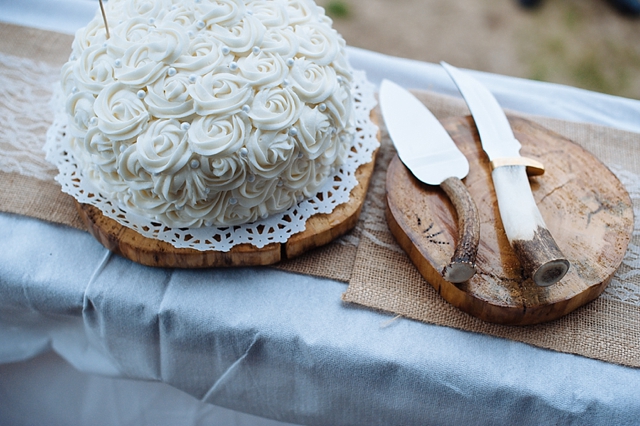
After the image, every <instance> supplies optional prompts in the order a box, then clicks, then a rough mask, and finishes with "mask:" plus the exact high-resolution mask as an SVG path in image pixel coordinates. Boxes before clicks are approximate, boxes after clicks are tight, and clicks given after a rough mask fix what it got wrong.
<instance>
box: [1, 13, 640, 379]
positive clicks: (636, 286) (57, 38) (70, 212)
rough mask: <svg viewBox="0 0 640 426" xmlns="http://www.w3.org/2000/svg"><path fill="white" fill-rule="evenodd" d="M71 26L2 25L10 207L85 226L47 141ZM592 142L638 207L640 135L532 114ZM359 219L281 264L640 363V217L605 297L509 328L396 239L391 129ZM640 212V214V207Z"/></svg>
mask: <svg viewBox="0 0 640 426" xmlns="http://www.w3.org/2000/svg"><path fill="white" fill-rule="evenodd" d="M72 40H73V38H72V37H70V36H67V35H62V34H57V33H51V32H46V31H39V30H35V29H28V28H24V27H18V26H13V25H6V24H0V114H1V116H2V117H3V118H4V120H3V122H2V125H0V152H2V155H1V156H0V211H2V212H6V213H14V214H21V215H27V216H31V217H35V218H39V219H43V220H47V221H50V222H54V223H59V224H64V225H68V226H72V227H75V228H79V229H84V226H83V224H82V222H81V221H80V220H79V219H78V217H77V214H76V212H75V207H74V203H73V199H72V198H71V197H70V196H67V195H65V194H63V193H62V192H61V191H60V186H59V185H58V184H57V183H56V182H55V181H54V180H53V177H54V176H55V175H56V173H57V171H56V170H55V168H54V167H53V166H51V165H49V164H48V163H47V162H46V161H44V153H43V152H42V145H43V144H44V141H45V138H46V131H47V129H48V127H49V125H50V124H51V122H52V119H53V117H52V115H51V112H50V108H49V106H48V101H49V98H50V96H51V92H52V89H53V84H54V83H55V82H56V81H57V80H58V78H59V77H58V76H59V69H60V66H61V65H62V64H63V63H64V62H65V61H66V59H67V58H68V56H69V54H70V51H71V49H70V46H71V42H72ZM418 95H419V97H420V98H421V99H422V101H423V102H424V103H425V104H427V105H428V106H429V108H430V109H431V110H432V111H433V112H434V114H436V116H438V117H439V118H444V117H448V116H454V115H464V114H467V113H468V111H467V109H466V107H465V105H464V103H463V102H462V101H460V100H458V99H454V98H449V97H445V96H441V95H436V94H433V93H427V92H420V93H418ZM528 118H529V119H532V120H534V121H537V122H539V123H541V124H542V125H544V126H546V127H548V128H550V129H552V130H554V131H556V132H558V133H560V134H562V135H563V136H565V137H568V138H569V139H572V140H574V141H576V142H577V143H579V144H580V145H582V146H584V147H585V148H587V149H588V150H590V151H591V152H593V153H594V154H595V155H596V156H597V157H599V158H600V159H601V160H602V161H603V162H604V163H605V164H607V165H608V166H609V167H611V168H612V170H613V171H614V172H615V173H616V174H617V175H618V176H619V177H620V178H621V180H622V182H623V184H625V186H626V187H627V189H628V190H629V192H630V194H631V196H632V199H633V202H634V208H635V209H636V212H638V211H640V210H638V208H639V207H640V186H639V183H640V182H639V179H638V175H637V173H638V172H639V170H640V164H639V163H640V156H639V155H637V154H636V149H637V146H638V145H637V144H638V143H640V135H638V134H635V133H630V132H624V131H620V130H615V129H610V128H605V127H601V126H594V125H585V124H577V123H569V122H564V121H559V120H552V119H542V118H537V117H528ZM381 134H382V141H381V142H382V146H381V149H380V152H379V154H378V160H377V163H376V168H375V172H374V175H373V177H372V182H371V187H370V190H369V193H368V195H367V199H366V201H365V205H364V208H363V211H362V215H361V218H360V221H359V223H358V226H357V227H356V229H355V230H354V231H353V232H351V233H350V234H348V235H346V236H344V237H342V238H340V239H338V240H337V241H335V242H333V243H331V244H329V245H327V246H325V247H323V248H320V249H318V250H315V251H313V252H311V253H308V254H306V255H303V256H301V257H299V258H297V259H294V260H290V261H286V262H283V263H281V264H279V265H277V267H278V268H280V269H283V270H288V271H293V272H298V273H304V274H310V275H316V276H322V277H327V278H331V279H335V280H340V281H344V282H348V283H349V287H348V289H347V291H346V292H345V294H344V295H343V300H344V301H346V302H350V303H357V304H359V305H364V306H367V307H371V308H374V309H377V310H382V311H386V312H390V313H394V314H398V315H402V316H405V317H408V318H413V319H416V320H420V321H424V322H428V323H433V324H440V325H445V326H450V327H456V328H460V329H464V330H469V331H474V332H480V333H486V334H490V335H493V336H498V337H504V338H508V339H512V340H517V341H521V342H525V343H529V344H532V345H535V346H540V347H544V348H549V349H553V350H556V351H561V352H568V353H574V354H579V355H583V356H586V357H590V358H595V359H600V360H604V361H608V362H614V363H618V364H623V365H627V366H633V367H639V366H640V262H639V261H638V259H640V248H639V247H640V230H639V229H640V226H639V225H638V224H636V226H635V229H636V230H635V232H634V236H633V239H632V241H631V244H630V246H629V250H628V252H627V255H626V257H625V260H624V262H623V265H622V267H621V268H620V270H619V271H618V272H617V274H616V276H615V278H614V280H613V282H612V283H611V284H610V285H609V287H608V288H607V290H606V291H605V293H604V294H603V295H602V296H601V297H600V298H598V299H597V300H596V301H594V302H592V303H590V304H589V305H587V306H585V307H583V308H581V309H579V310H577V311H576V312H574V313H572V314H570V315H568V316H566V317H564V318H561V319H559V320H556V321H554V322H551V323H547V324H542V325H536V326H528V327H509V326H498V325H493V324H488V323H484V322H482V321H480V320H477V319H475V318H473V317H471V316H469V315H467V314H465V313H462V312H460V311H458V310H457V309H455V308H453V307H452V306H451V305H449V304H448V303H447V302H445V301H444V300H443V299H442V298H440V296H438V294H437V293H436V292H435V290H433V288H432V287H431V286H430V285H428V283H426V282H425V281H424V279H423V278H422V277H421V276H420V275H419V274H418V272H417V270H416V269H415V268H414V267H413V265H412V264H411V262H410V261H409V259H408V258H407V256H406V255H405V254H404V253H403V252H402V250H401V249H400V248H399V246H398V245H397V244H396V243H395V241H394V239H393V237H392V235H391V234H390V232H389V230H388V228H387V225H386V222H385V219H384V191H385V173H386V167H387V165H388V164H389V161H390V160H391V158H392V157H393V155H394V150H393V147H392V145H391V143H390V141H389V139H388V135H387V134H386V132H385V129H384V128H382V132H381ZM636 216H639V215H638V213H636Z"/></svg>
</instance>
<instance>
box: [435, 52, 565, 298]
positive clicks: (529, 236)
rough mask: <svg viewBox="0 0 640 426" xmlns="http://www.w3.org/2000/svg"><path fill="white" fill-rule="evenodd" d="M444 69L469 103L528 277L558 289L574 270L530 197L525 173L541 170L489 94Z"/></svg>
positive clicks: (507, 227) (465, 77) (506, 228)
mask: <svg viewBox="0 0 640 426" xmlns="http://www.w3.org/2000/svg"><path fill="white" fill-rule="evenodd" d="M441 64H442V66H443V67H444V69H445V70H446V71H447V72H448V73H449V75H450V76H451V78H452V79H453V81H454V82H455V84H456V86H458V89H459V90H460V93H461V94H462V96H463V97H464V100H465V101H466V102H467V106H468V107H469V110H470V111H471V115H472V116H473V119H474V121H475V124H476V127H477V129H478V134H479V136H480V142H481V143H482V148H483V149H484V151H485V152H486V153H487V155H488V156H489V159H490V160H491V163H492V171H491V178H492V180H493V186H494V188H495V193H496V198H497V201H498V210H499V211H500V218H501V219H502V225H503V228H504V231H505V234H506V235H507V239H508V240H509V243H510V244H511V247H512V248H513V250H514V252H515V254H516V255H517V256H518V259H519V260H520V264H521V266H522V269H523V270H524V272H525V276H531V278H532V279H533V281H534V282H535V283H536V284H537V285H539V286H545V287H546V286H549V285H552V284H555V283H556V282H558V281H560V280H561V279H562V278H563V277H564V276H565V274H566V273H567V271H568V270H569V266H570V264H569V261H568V260H567V259H566V258H565V256H564V255H563V254H562V251H561V250H560V248H559V247H558V245H557V243H556V241H555V240H554V239H553V236H552V235H551V233H550V232H549V230H548V229H547V225H546V224H545V222H544V219H543V218H542V215H541V214H540V210H539V209H538V206H537V205H536V202H535V199H534V198H533V194H532V192H531V186H530V184H529V180H528V178H527V173H526V167H528V166H529V165H533V168H538V164H539V163H537V162H536V161H534V160H529V159H525V158H523V157H521V155H520V148H521V145H520V142H518V141H517V140H516V138H515V137H514V135H513V130H511V125H510V124H509V121H508V120H507V117H506V115H505V113H504V111H503V110H502V108H501V107H500V104H498V101H496V99H495V98H494V97H493V95H492V94H491V92H490V91H489V90H488V89H487V88H486V87H484V86H483V85H482V84H481V83H480V82H479V81H477V80H476V79H475V78H473V77H472V76H471V75H469V74H467V73H465V72H463V71H461V70H459V69H457V68H455V67H453V66H451V65H449V64H447V63H445V62H441ZM497 160H499V162H498V161H497ZM534 163H537V164H534Z"/></svg>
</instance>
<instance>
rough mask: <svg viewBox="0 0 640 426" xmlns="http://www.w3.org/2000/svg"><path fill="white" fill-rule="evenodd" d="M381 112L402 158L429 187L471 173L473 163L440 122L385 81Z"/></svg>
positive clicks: (410, 95) (409, 95) (414, 98)
mask: <svg viewBox="0 0 640 426" xmlns="http://www.w3.org/2000/svg"><path fill="white" fill-rule="evenodd" d="M380 109H381V110H382V115H383V117H384V121H385V123H386V124H387V130H388V131H389V136H391V140H392V141H393V144H394V146H395V147H396V150H397V151H398V157H400V159H401V160H402V162H403V163H404V164H405V165H406V166H407V168H408V169H409V170H411V173H413V174H414V176H416V177H417V178H418V179H419V180H421V181H422V182H424V183H427V184H429V185H440V184H441V183H442V182H443V181H444V180H445V179H447V178H449V177H451V176H455V177H457V178H459V179H462V178H464V177H465V176H466V175H467V174H468V173H469V162H468V161H467V158H466V157H465V156H464V154H462V152H460V150H459V149H458V147H457V146H456V145H455V143H454V142H453V140H452V139H451V136H449V133H447V131H446V130H445V129H444V127H442V125H441V124H440V122H439V121H438V119H437V118H436V117H435V116H434V115H433V114H432V113H431V111H429V110H428V109H427V107H425V106H424V105H423V104H422V102H420V101H419V100H418V99H416V97H415V96H413V95H412V94H411V93H409V92H408V91H407V90H405V89H403V88H402V87H400V86H399V85H397V84H395V83H393V82H391V81H389V80H384V81H383V82H382V84H381V85H380Z"/></svg>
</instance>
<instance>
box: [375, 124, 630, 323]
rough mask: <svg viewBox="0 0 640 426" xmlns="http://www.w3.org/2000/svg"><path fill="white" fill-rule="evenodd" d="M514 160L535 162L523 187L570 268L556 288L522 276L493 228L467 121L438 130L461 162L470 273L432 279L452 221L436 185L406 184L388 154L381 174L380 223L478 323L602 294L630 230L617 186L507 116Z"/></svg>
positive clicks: (603, 171) (625, 198)
mask: <svg viewBox="0 0 640 426" xmlns="http://www.w3.org/2000/svg"><path fill="white" fill-rule="evenodd" d="M509 121H510V122H511V125H512V127H513V130H514V133H515V136H516V138H517V139H518V140H519V141H520V142H521V143H522V151H521V154H522V155H523V156H527V157H531V158H534V159H537V160H539V161H541V162H542V163H543V164H544V165H545V168H546V172H545V174H544V175H542V176H536V177H531V178H530V181H531V189H532V191H533V195H534V198H535V200H536V202H537V204H538V206H539V209H540V212H541V213H542V216H543V217H544V220H545V222H546V224H547V226H548V228H549V230H550V231H551V233H552V234H553V236H554V237H555V239H556V241H557V243H558V245H559V247H560V249H561V250H562V251H563V252H564V254H565V255H566V257H567V259H568V260H569V261H570V262H571V267H570V269H569V272H568V274H567V275H566V276H565V278H563V279H562V280H561V281H560V282H558V283H557V284H554V285H552V286H550V287H538V286H536V285H535V284H534V283H533V282H532V280H531V279H524V278H523V275H522V271H521V268H520V263H519V261H518V259H517V257H516V256H515V254H514V252H513V250H512V249H511V247H510V245H509V242H508V241H507V237H506V235H505V233H504V230H503V228H502V223H501V221H500V216H499V212H498V206H497V201H496V197H495V193H494V190H493V184H492V181H491V173H490V169H489V161H488V158H487V156H486V155H485V154H484V152H483V151H482V147H481V145H480V141H479V138H478V134H477V131H476V128H475V125H474V124H473V120H472V119H471V118H470V117H464V118H462V117H460V118H450V119H446V120H443V124H444V126H445V128H446V129H447V131H448V132H449V133H450V134H451V136H452V138H453V139H454V141H455V142H456V144H457V145H458V147H459V148H460V149H461V150H462V152H463V153H464V154H465V156H466V157H467V158H468V160H469V162H470V165H471V168H470V172H469V175H468V176H467V177H466V179H464V182H465V185H466V186H467V188H468V189H469V192H470V193H471V195H472V196H473V198H474V200H475V202H476V204H477V206H478V212H479V215H480V223H481V227H480V245H479V248H478V257H477V262H476V264H477V271H478V272H477V274H476V275H475V276H474V277H473V278H471V279H470V280H469V281H467V282H465V283H462V284H452V283H450V282H447V281H445V280H444V279H443V278H442V275H441V272H442V270H443V268H444V266H445V265H446V264H447V262H448V261H449V260H450V258H451V255H452V254H453V248H454V242H455V240H454V239H455V238H457V229H456V217H455V210H454V209H453V207H452V205H451V203H450V201H449V200H448V198H447V197H446V195H445V194H444V192H443V191H442V189H440V188H439V187H436V186H429V185H425V184H423V183H421V182H419V181H418V180H416V179H415V178H414V177H413V175H412V174H411V173H410V172H409V171H408V170H407V168H406V167H404V165H403V164H402V163H401V162H400V160H399V159H398V157H395V158H394V159H393V160H392V162H391V164H390V165H389V169H388V172H387V182H386V187H387V222H388V224H389V227H390V229H391V232H392V233H393V235H394V236H395V238H396V240H397V241H398V243H399V244H400V246H401V247H402V248H403V249H404V251H405V252H406V253H407V254H408V256H409V257H410V258H411V261H412V262H413V263H414V265H415V266H416V267H417V269H418V270H419V271H420V274H421V275H422V276H423V277H424V278H425V279H426V280H427V282H429V283H430V284H431V285H432V286H433V287H434V288H435V289H436V290H437V291H438V293H439V294H441V295H442V297H443V298H444V299H445V300H447V301H448V302H449V303H451V304H452V305H454V306H456V307H457V308H459V309H461V310H462V311H464V312H467V313H469V314H471V315H473V316H475V317H478V318H480V319H482V320H484V321H488V322H493V323H500V324H513V325H525V324H536V323H540V322H545V321H550V320H553V319H556V318H559V317H561V316H563V315H566V314H568V313H569V312H572V311H573V310H575V309H576V308H578V307H580V306H582V305H584V304H585V303H587V302H589V301H591V300H593V299H595V298H596V297H598V296H599V295H600V293H602V291H603V290H604V289H605V287H606V286H607V284H608V283H609V281H610V280H611V278H612V277H613V274H614V272H615V271H616V269H617V268H618V267H619V266H620V263H621V262H622V259H623V256H624V253H625V251H626V249H627V245H628V243H629V239H630V237H631V233H632V231H633V209H632V205H631V200H630V198H629V194H628V193H627V191H626V190H625V189H624V187H623V186H622V184H621V183H620V181H619V180H618V179H617V178H616V177H615V176H614V175H613V173H611V171H609V169H607V168H606V167H605V166H604V165H603V164H602V163H601V162H600V161H599V160H598V159H596V158H595V157H594V156H593V155H591V154H590V153H589V152H587V151H586V150H584V149H583V148H581V147H580V146H578V145H577V144H575V143H573V142H571V141H569V140H567V139H565V138H563V137H561V136H560V135H558V134H555V133H553V132H551V131H549V130H547V129H545V128H543V127H541V126H539V125H537V124H535V123H532V122H530V121H528V120H525V119H522V118H516V117H509Z"/></svg>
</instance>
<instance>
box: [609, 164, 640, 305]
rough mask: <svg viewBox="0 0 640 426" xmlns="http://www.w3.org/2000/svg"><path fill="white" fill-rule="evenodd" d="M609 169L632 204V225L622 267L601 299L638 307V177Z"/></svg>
mask: <svg viewBox="0 0 640 426" xmlns="http://www.w3.org/2000/svg"><path fill="white" fill-rule="evenodd" d="M609 168H610V169H611V171H612V172H613V173H614V174H615V175H616V176H617V177H618V179H620V182H622V184H623V185H624V187H625V188H626V190H627V191H628V192H629V196H630V197H631V201H632V203H633V214H634V224H633V234H632V236H631V241H630V242H629V246H628V247H627V252H626V253H625V254H624V259H622V265H621V267H620V269H618V271H617V272H616V274H615V276H614V277H613V279H612V280H611V283H610V284H609V285H608V286H607V288H605V290H604V292H603V293H602V296H601V297H602V298H603V299H608V300H615V301H618V302H623V303H627V304H630V305H634V306H640V246H639V245H638V244H639V243H640V175H637V174H636V173H633V172H631V171H629V170H625V169H623V168H622V167H620V166H613V167H611V166H610V167H609Z"/></svg>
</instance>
